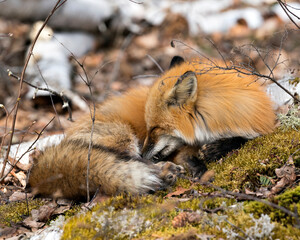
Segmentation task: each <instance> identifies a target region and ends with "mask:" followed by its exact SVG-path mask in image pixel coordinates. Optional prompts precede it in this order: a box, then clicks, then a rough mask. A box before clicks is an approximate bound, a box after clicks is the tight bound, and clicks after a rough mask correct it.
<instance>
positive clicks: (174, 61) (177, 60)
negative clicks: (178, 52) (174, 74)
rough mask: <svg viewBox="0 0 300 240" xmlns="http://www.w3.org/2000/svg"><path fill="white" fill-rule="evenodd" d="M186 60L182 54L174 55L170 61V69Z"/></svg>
mask: <svg viewBox="0 0 300 240" xmlns="http://www.w3.org/2000/svg"><path fill="white" fill-rule="evenodd" d="M183 62H184V59H183V58H182V57H180V56H174V57H173V58H172V60H171V62H170V66H169V69H171V68H173V67H175V66H177V65H180V64H181V63H183Z"/></svg>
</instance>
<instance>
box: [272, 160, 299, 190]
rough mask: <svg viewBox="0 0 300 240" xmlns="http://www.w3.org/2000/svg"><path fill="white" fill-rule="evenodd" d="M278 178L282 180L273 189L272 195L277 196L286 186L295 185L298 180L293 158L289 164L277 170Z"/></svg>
mask: <svg viewBox="0 0 300 240" xmlns="http://www.w3.org/2000/svg"><path fill="white" fill-rule="evenodd" d="M275 173H276V176H277V177H278V178H281V179H280V180H279V181H278V182H277V183H276V185H275V186H274V187H272V189H271V194H276V193H278V192H280V191H282V190H283V189H284V188H285V187H286V186H289V185H291V184H293V183H294V182H295V180H296V178H297V176H296V174H295V166H294V164H293V158H292V156H290V157H289V159H288V161H287V163H286V164H285V165H284V166H283V167H281V168H276V169H275Z"/></svg>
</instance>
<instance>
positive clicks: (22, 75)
mask: <svg viewBox="0 0 300 240" xmlns="http://www.w3.org/2000/svg"><path fill="white" fill-rule="evenodd" d="M66 1H67V0H65V1H62V0H58V1H57V2H56V4H55V6H54V7H53V8H52V10H51V12H50V13H49V15H48V16H47V18H46V19H45V21H44V23H43V25H42V26H41V28H40V29H39V31H38V33H37V35H36V36H35V38H34V40H33V42H32V44H31V47H30V49H29V51H28V55H27V57H26V60H25V64H24V67H23V70H22V73H21V78H20V84H19V90H18V97H17V100H16V108H15V110H14V115H13V121H12V127H11V134H10V140H9V144H8V148H7V152H6V155H5V158H4V165H3V168H2V171H1V174H0V177H1V179H2V180H3V175H4V169H5V168H4V166H5V163H6V162H7V160H8V156H9V152H10V148H11V144H12V140H13V136H14V130H15V125H16V120H17V114H18V109H19V104H20V101H21V91H22V87H23V81H24V77H25V72H26V69H27V66H28V63H29V60H30V57H31V54H32V51H33V49H34V46H35V44H36V42H37V40H38V38H39V36H40V34H41V32H42V30H43V29H44V27H45V26H46V25H47V23H48V22H49V20H50V19H51V17H52V16H53V14H54V13H55V11H56V10H57V9H58V8H57V7H58V6H62V5H61V3H65V2H66Z"/></svg>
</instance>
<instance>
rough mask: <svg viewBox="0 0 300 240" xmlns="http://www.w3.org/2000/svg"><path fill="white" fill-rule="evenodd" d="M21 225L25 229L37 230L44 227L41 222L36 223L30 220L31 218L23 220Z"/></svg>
mask: <svg viewBox="0 0 300 240" xmlns="http://www.w3.org/2000/svg"><path fill="white" fill-rule="evenodd" d="M23 225H24V226H26V227H30V228H33V229H39V228H41V227H43V226H44V225H45V223H43V222H37V221H34V220H33V219H32V217H28V218H25V219H24V221H23Z"/></svg>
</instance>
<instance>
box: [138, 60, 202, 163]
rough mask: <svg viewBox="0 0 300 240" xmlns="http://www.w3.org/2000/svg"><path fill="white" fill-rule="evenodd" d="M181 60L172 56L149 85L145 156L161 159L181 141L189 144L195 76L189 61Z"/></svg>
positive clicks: (191, 136) (193, 108)
mask: <svg viewBox="0 0 300 240" xmlns="http://www.w3.org/2000/svg"><path fill="white" fill-rule="evenodd" d="M183 62H184V60H183V58H181V57H178V56H176V57H174V58H173V59H172V61H171V65H170V70H169V71H168V72H166V73H165V74H164V75H163V76H162V77H161V78H160V79H158V81H156V83H155V84H154V85H153V86H152V88H151V89H150V92H149V95H148V98H147V101H146V106H145V120H146V125H147V136H146V139H145V142H144V147H143V157H145V158H146V159H152V160H154V161H155V160H161V159H163V158H164V157H166V156H168V155H170V153H172V152H173V151H174V150H176V149H177V148H178V147H180V146H181V145H183V144H184V143H185V142H187V143H189V144H193V141H194V136H193V135H194V127H193V123H192V122H191V120H190V118H191V116H193V112H194V111H195V102H196V100H197V77H196V74H195V72H194V71H193V67H192V65H187V64H185V63H183ZM183 65H187V66H183Z"/></svg>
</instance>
